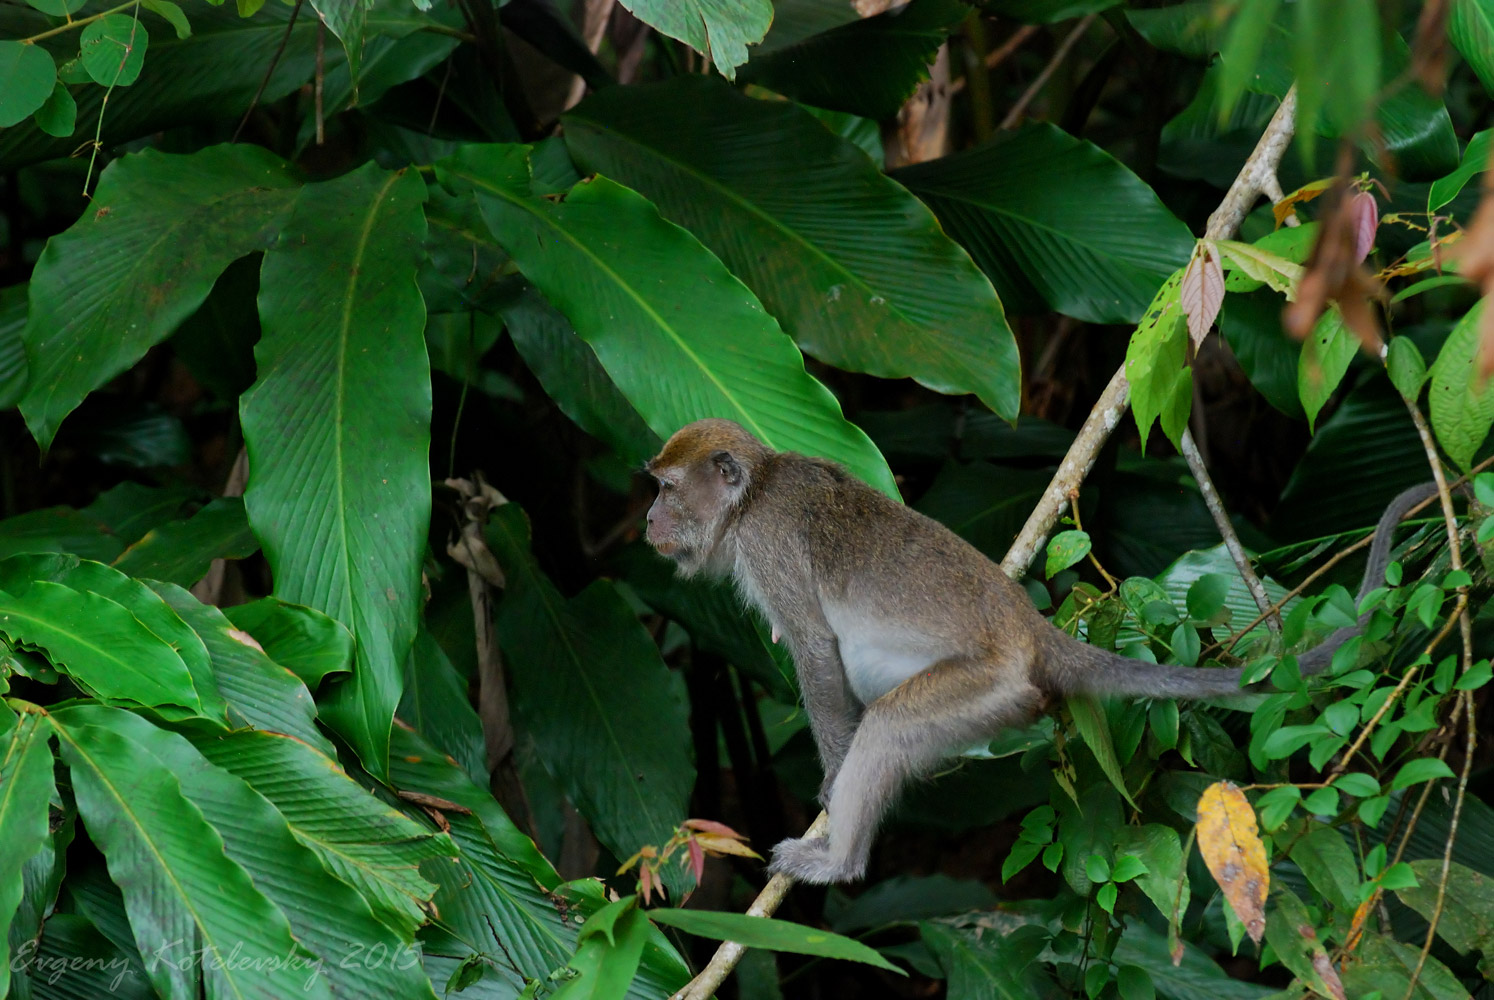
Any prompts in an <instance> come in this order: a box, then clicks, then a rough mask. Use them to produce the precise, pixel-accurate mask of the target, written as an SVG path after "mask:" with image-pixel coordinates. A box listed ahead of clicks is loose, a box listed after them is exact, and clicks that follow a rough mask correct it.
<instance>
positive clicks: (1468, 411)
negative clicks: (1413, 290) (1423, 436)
mask: <svg viewBox="0 0 1494 1000" xmlns="http://www.w3.org/2000/svg"><path fill="white" fill-rule="evenodd" d="M1485 308H1487V306H1486V305H1485V304H1484V302H1483V300H1482V299H1480V300H1479V302H1478V303H1477V304H1476V305H1474V307H1473V308H1472V309H1470V310H1468V313H1467V315H1465V316H1464V317H1463V318H1462V319H1460V320H1459V321H1458V323H1457V325H1456V326H1454V327H1453V331H1452V333H1451V334H1449V335H1448V338H1447V340H1446V341H1444V342H1443V344H1442V350H1440V351H1438V352H1437V359H1436V360H1435V361H1433V362H1432V370H1431V386H1430V388H1428V390H1427V403H1428V407H1427V408H1428V410H1429V412H1430V413H1431V417H1432V428H1433V429H1434V430H1435V431H1436V432H1437V441H1438V442H1439V443H1440V444H1441V445H1442V447H1443V448H1444V449H1446V451H1447V454H1448V456H1449V457H1450V458H1451V459H1452V460H1453V461H1454V462H1455V463H1457V465H1458V467H1459V468H1462V469H1467V468H1468V467H1469V466H1470V465H1471V464H1472V463H1473V455H1474V453H1475V452H1476V451H1478V449H1479V447H1480V446H1481V445H1482V444H1483V443H1484V439H1485V438H1487V437H1488V436H1489V427H1490V425H1491V424H1494V379H1482V378H1480V377H1479V375H1478V352H1479V317H1480V316H1481V315H1482V313H1483V310H1484V309H1485Z"/></svg>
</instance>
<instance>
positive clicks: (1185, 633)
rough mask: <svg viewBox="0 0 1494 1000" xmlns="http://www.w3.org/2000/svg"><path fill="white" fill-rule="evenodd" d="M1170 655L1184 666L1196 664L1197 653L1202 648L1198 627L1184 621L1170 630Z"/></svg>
mask: <svg viewBox="0 0 1494 1000" xmlns="http://www.w3.org/2000/svg"><path fill="white" fill-rule="evenodd" d="M1171 645H1172V655H1173V656H1175V657H1177V661H1178V662H1179V663H1181V664H1182V665H1183V666H1185V667H1192V666H1196V665H1197V664H1198V654H1199V653H1200V651H1202V649H1203V642H1202V640H1200V639H1199V637H1198V629H1197V628H1195V627H1194V626H1192V625H1190V624H1188V623H1187V622H1184V623H1183V624H1181V625H1179V626H1178V627H1177V628H1176V629H1174V630H1173V632H1172V642H1171Z"/></svg>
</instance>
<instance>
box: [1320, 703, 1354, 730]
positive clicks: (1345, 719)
mask: <svg viewBox="0 0 1494 1000" xmlns="http://www.w3.org/2000/svg"><path fill="white" fill-rule="evenodd" d="M1323 721H1324V722H1326V723H1328V728H1330V729H1332V730H1333V731H1334V732H1335V733H1338V735H1340V736H1346V735H1348V733H1349V732H1350V731H1351V730H1352V729H1353V728H1354V726H1355V725H1356V724H1357V723H1358V722H1359V707H1358V706H1357V705H1354V704H1352V703H1350V702H1346V701H1341V702H1338V703H1337V704H1335V705H1329V706H1328V708H1327V709H1326V710H1325V711H1324V712H1323Z"/></svg>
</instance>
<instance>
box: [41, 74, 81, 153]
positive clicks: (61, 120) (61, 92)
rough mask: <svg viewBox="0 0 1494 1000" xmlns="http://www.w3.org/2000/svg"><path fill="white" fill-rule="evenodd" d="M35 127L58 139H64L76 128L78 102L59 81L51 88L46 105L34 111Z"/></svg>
mask: <svg viewBox="0 0 1494 1000" xmlns="http://www.w3.org/2000/svg"><path fill="white" fill-rule="evenodd" d="M36 127H37V128H39V129H41V130H42V131H43V132H45V133H47V135H55V136H56V137H57V138H59V139H66V138H67V137H68V136H70V135H72V134H73V130H74V129H76V128H77V127H78V102H77V101H75V100H73V95H72V92H71V91H70V90H68V89H67V85H66V84H65V83H63V82H62V81H61V80H58V81H57V85H56V86H55V87H53V88H52V96H51V97H49V98H47V103H45V104H43V105H42V106H41V107H39V108H37V109H36Z"/></svg>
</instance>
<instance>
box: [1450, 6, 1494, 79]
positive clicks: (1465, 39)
mask: <svg viewBox="0 0 1494 1000" xmlns="http://www.w3.org/2000/svg"><path fill="white" fill-rule="evenodd" d="M1447 37H1448V40H1449V41H1451V42H1452V43H1453V47H1454V48H1456V49H1457V50H1458V54H1459V55H1461V56H1462V57H1463V58H1464V59H1467V60H1468V65H1469V66H1470V67H1472V69H1473V71H1474V72H1475V73H1477V74H1478V78H1479V80H1480V81H1481V82H1482V83H1483V85H1484V90H1485V91H1487V92H1488V93H1490V94H1494V2H1491V0H1452V13H1451V14H1450V15H1449V16H1448V19H1447Z"/></svg>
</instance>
